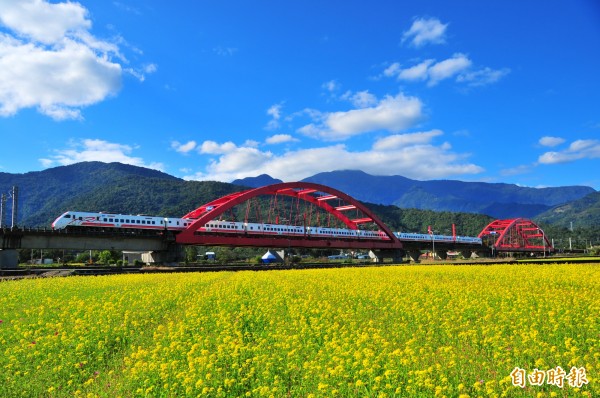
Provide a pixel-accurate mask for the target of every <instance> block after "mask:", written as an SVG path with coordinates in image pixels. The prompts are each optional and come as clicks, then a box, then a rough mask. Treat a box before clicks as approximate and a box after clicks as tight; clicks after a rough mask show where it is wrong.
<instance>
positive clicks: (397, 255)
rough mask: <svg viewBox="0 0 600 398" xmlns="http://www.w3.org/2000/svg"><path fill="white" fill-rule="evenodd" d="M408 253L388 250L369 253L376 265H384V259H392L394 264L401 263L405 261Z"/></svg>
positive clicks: (399, 250)
mask: <svg viewBox="0 0 600 398" xmlns="http://www.w3.org/2000/svg"><path fill="white" fill-rule="evenodd" d="M405 254H406V252H405V251H404V250H401V249H388V250H384V249H382V250H371V251H369V257H371V259H372V260H373V262H374V263H382V262H383V260H384V259H386V258H390V259H392V262H394V263H401V262H403V261H404V255H405Z"/></svg>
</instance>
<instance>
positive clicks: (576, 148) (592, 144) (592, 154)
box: [538, 140, 600, 164]
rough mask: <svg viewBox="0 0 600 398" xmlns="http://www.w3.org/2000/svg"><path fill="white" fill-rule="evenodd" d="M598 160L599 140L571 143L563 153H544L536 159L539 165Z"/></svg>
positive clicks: (599, 152)
mask: <svg viewBox="0 0 600 398" xmlns="http://www.w3.org/2000/svg"><path fill="white" fill-rule="evenodd" d="M597 158H600V140H577V141H573V142H572V143H571V145H569V148H567V149H565V150H563V151H556V152H554V151H553V152H546V153H544V154H542V155H541V156H540V157H539V158H538V162H539V163H541V164H558V163H569V162H574V161H576V160H581V159H597Z"/></svg>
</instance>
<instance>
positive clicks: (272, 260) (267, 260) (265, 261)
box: [261, 250, 283, 264]
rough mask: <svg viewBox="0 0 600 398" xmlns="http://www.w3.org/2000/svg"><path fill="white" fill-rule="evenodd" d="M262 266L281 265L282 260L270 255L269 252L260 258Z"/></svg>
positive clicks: (275, 255)
mask: <svg viewBox="0 0 600 398" xmlns="http://www.w3.org/2000/svg"><path fill="white" fill-rule="evenodd" d="M261 258H262V262H263V264H271V263H281V262H283V260H282V259H281V257H279V256H278V255H277V254H273V253H271V251H270V250H267V252H266V253H265V254H264V255H263V256H262V257H261Z"/></svg>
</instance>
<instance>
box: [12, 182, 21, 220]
mask: <svg viewBox="0 0 600 398" xmlns="http://www.w3.org/2000/svg"><path fill="white" fill-rule="evenodd" d="M18 208H19V187H17V186H14V187H13V188H12V225H11V228H15V227H16V226H17V213H18Z"/></svg>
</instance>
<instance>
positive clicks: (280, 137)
mask: <svg viewBox="0 0 600 398" xmlns="http://www.w3.org/2000/svg"><path fill="white" fill-rule="evenodd" d="M297 141H298V139H297V138H294V137H292V136H291V135H289V134H275V135H273V136H271V137H268V138H267V139H266V140H265V142H266V143H267V144H283V143H286V142H297Z"/></svg>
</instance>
